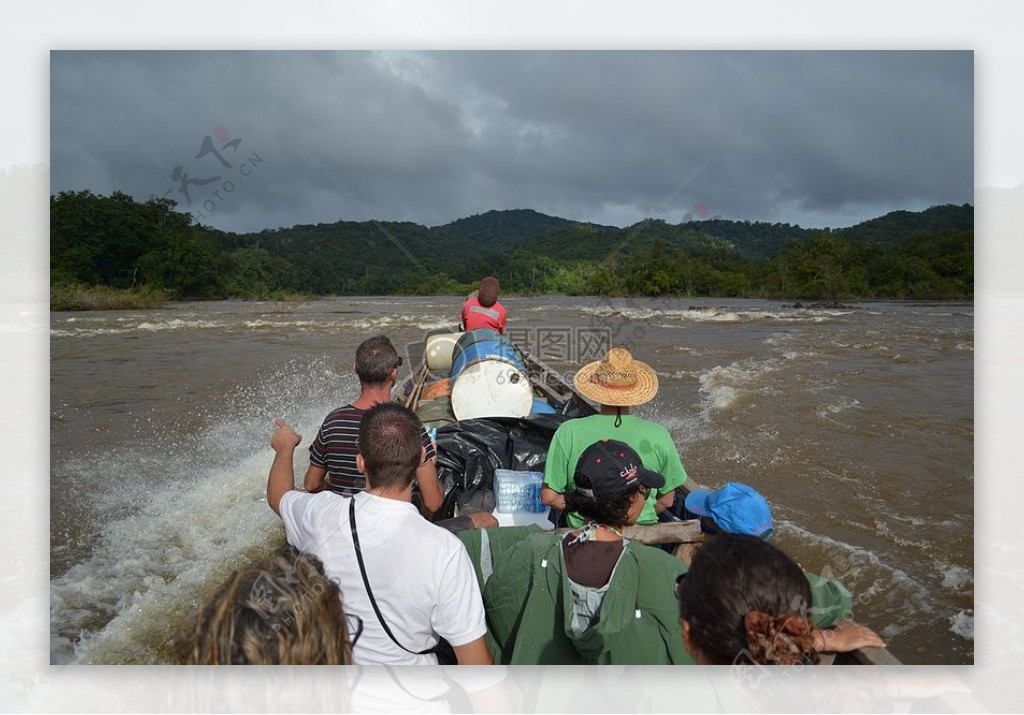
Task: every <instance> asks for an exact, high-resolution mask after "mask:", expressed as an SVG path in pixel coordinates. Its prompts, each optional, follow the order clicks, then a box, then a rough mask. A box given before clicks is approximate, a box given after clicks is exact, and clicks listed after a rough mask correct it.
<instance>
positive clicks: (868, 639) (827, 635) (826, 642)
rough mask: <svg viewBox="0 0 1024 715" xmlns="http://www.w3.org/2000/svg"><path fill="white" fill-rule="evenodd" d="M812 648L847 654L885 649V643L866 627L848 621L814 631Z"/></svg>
mask: <svg viewBox="0 0 1024 715" xmlns="http://www.w3.org/2000/svg"><path fill="white" fill-rule="evenodd" d="M814 647H815V648H816V649H818V650H820V651H823V650H827V651H831V652H835V653H848V652H849V651H851V650H856V649H857V648H885V641H883V640H882V637H881V636H880V635H878V634H877V633H875V632H874V631H873V630H871V629H870V628H868V627H867V626H862V625H860V624H859V623H853V622H852V621H848V622H845V623H840V624H838V625H836V627H835V628H829V629H827V630H819V629H815V630H814Z"/></svg>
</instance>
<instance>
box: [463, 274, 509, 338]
mask: <svg viewBox="0 0 1024 715" xmlns="http://www.w3.org/2000/svg"><path fill="white" fill-rule="evenodd" d="M500 292H501V286H500V285H499V283H498V279H497V278H495V277H494V276H487V277H486V278H484V279H483V280H482V281H480V290H478V291H476V295H470V296H469V298H467V299H466V302H465V303H463V305H462V329H463V330H476V329H477V328H490V329H491V330H494V331H497V332H499V333H504V332H505V308H504V306H502V304H501V303H499V302H498V294H499V293H500Z"/></svg>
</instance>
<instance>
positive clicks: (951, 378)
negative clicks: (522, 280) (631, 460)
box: [50, 297, 974, 664]
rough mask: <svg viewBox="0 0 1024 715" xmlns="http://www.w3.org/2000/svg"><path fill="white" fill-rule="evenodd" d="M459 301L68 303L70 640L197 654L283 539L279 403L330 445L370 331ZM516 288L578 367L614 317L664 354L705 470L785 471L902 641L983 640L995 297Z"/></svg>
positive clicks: (531, 328) (537, 335) (676, 423)
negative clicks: (983, 505) (242, 585)
mask: <svg viewBox="0 0 1024 715" xmlns="http://www.w3.org/2000/svg"><path fill="white" fill-rule="evenodd" d="M460 302H461V301H460V299H458V298H449V297H433V298H422V297H416V298H412V297H410V298H404V297H403V298H395V297H387V298H339V299H325V300H319V301H313V302H307V303H275V302H264V303H260V302H240V301H228V302H207V303H178V304H172V305H170V306H168V307H167V308H165V309H162V310H155V311H137V312H136V311H119V312H96V313H53V314H52V315H51V324H50V386H51V392H50V400H51V402H50V434H51V438H50V445H51V450H50V465H51V485H50V529H51V561H50V576H51V581H50V602H51V625H50V630H51V637H50V657H51V662H53V663H68V662H82V663H160V662H165V663H166V662H174V659H175V655H174V650H173V648H174V644H175V642H176V640H177V639H179V638H180V637H181V636H182V635H183V634H184V633H185V632H186V631H187V629H188V627H189V625H190V623H191V621H192V619H193V618H194V616H195V613H196V610H197V608H198V607H199V605H200V604H201V603H202V602H203V600H204V599H205V598H206V597H207V596H209V595H210V593H211V592H212V590H213V589H214V588H215V587H216V586H217V585H218V584H219V582H220V581H221V580H222V579H223V578H224V577H225V576H226V575H227V574H228V573H229V572H230V571H231V570H233V569H235V568H237V567H238V566H240V565H241V564H243V563H245V562H246V561H247V560H249V559H252V558H257V557H260V556H263V555H265V554H267V553H268V552H269V551H270V550H271V549H272V548H273V547H274V546H276V545H277V544H278V543H280V541H281V539H282V538H283V533H284V532H283V528H282V526H281V523H280V520H279V519H278V518H277V517H276V516H275V515H274V514H273V513H272V512H271V511H270V509H269V508H268V507H267V506H266V503H265V500H264V493H265V488H266V476H267V471H268V469H269V466H270V462H271V458H272V453H271V451H270V449H269V447H268V446H267V442H268V439H269V436H270V432H271V430H272V427H273V425H272V420H273V419H274V418H276V417H283V418H285V419H286V420H288V421H289V422H291V423H292V424H293V425H294V426H296V428H297V429H298V430H299V431H300V432H301V433H302V434H303V435H304V439H303V443H302V445H303V447H306V446H308V444H309V440H310V439H311V437H312V436H313V435H314V434H315V431H316V429H317V427H318V426H319V423H320V421H321V420H322V419H323V417H324V416H325V415H326V414H327V412H328V411H329V410H331V409H332V408H334V407H336V406H338V405H339V404H341V403H343V402H345V401H347V400H348V399H350V398H351V397H352V396H353V395H354V394H355V393H356V390H357V381H356V379H355V376H354V375H353V374H352V372H351V365H352V362H353V360H354V352H355V347H356V345H358V343H359V342H360V341H361V340H363V339H364V338H366V337H368V336H370V335H373V334H377V333H382V332H383V333H386V334H387V335H389V336H390V337H391V338H392V340H393V341H394V342H395V344H396V345H400V346H401V345H406V344H412V343H415V342H417V341H420V340H422V339H423V336H424V333H425V332H426V331H430V330H435V331H436V330H438V329H442V328H445V327H448V326H454V323H455V322H456V320H457V315H458V309H459V305H460ZM503 302H504V303H505V305H506V307H507V308H508V312H509V316H510V321H509V327H510V330H516V331H518V333H516V334H515V335H518V337H519V339H520V340H521V341H526V342H527V343H528V344H529V346H530V347H531V348H532V349H533V350H535V351H538V352H539V353H540V354H541V357H544V358H546V359H547V361H548V362H549V363H551V364H552V366H553V367H556V368H557V369H560V370H565V371H567V372H571V371H573V370H575V369H578V367H579V366H580V365H581V364H582V363H583V362H585V361H587V360H588V359H590V356H591V353H592V351H593V349H594V346H595V345H597V344H601V342H602V341H606V340H611V341H613V342H615V343H616V344H626V345H628V346H629V347H631V348H632V349H633V352H634V354H635V356H636V357H637V358H638V359H641V360H644V361H646V362H648V363H650V364H651V365H652V366H653V367H654V368H655V369H656V370H657V372H658V374H659V380H660V385H661V387H660V391H659V393H658V395H657V397H656V398H655V399H654V400H653V401H652V402H651V403H649V404H648V405H645V406H643V407H641V408H640V409H639V410H637V413H638V414H640V415H642V416H645V417H647V418H649V419H653V420H655V421H658V422H660V423H662V424H664V425H665V426H666V427H667V428H668V429H669V430H670V431H671V433H672V435H673V437H674V439H675V442H676V445H677V447H678V448H679V449H680V452H681V454H682V459H683V464H684V466H685V467H686V469H687V471H688V473H689V474H690V476H691V477H692V478H693V479H694V480H695V481H697V482H699V483H701V484H706V485H712V486H717V485H720V484H723V483H724V482H726V481H740V482H746V483H748V484H750V485H752V486H754V487H755V488H757V489H758V490H759V491H761V492H762V493H763V494H765V495H766V496H767V497H768V499H769V501H770V502H771V503H772V507H773V510H774V515H775V521H776V533H777V536H776V538H775V540H774V541H775V543H776V544H777V545H779V546H781V547H782V548H784V549H785V550H786V551H788V552H789V553H790V554H791V555H793V556H794V557H795V558H796V559H797V560H798V561H800V562H801V564H802V565H803V567H804V568H805V569H807V570H809V571H814V572H817V573H826V574H830V575H832V576H833V577H836V578H838V579H839V580H841V581H842V582H843V583H844V584H845V585H846V586H847V587H848V588H850V590H851V591H852V592H853V593H854V596H855V597H856V599H857V600H856V602H855V616H856V618H857V620H858V621H861V622H863V623H866V624H868V625H870V626H872V627H873V628H875V629H876V630H878V631H879V632H881V633H882V634H883V636H884V637H885V638H886V639H887V640H888V642H889V648H890V650H891V651H892V652H893V654H894V655H896V656H897V657H898V658H900V659H901V660H902V661H904V662H906V663H914V664H925V663H971V662H973V660H974V643H973V631H974V616H973V608H974V591H973V589H974V579H973V576H974V557H973V553H974V538H973V534H974V506H973V505H974V461H973V449H974V447H973V444H974V308H973V305H972V304H948V303H947V304H905V303H901V304H896V303H859V304H855V305H852V306H849V307H844V308H841V309H793V308H791V307H789V306H787V305H784V304H782V303H776V302H769V301H754V300H723V299H708V300H700V299H673V300H658V299H599V298H566V297H555V298H509V299H508V300H507V301H503ZM515 335H514V336H515ZM406 368H408V363H407V365H406ZM305 459H306V452H305V450H303V449H300V450H299V451H298V453H297V457H296V468H297V470H298V471H299V472H300V474H301V472H303V471H304V469H305Z"/></svg>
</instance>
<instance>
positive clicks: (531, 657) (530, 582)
mask: <svg viewBox="0 0 1024 715" xmlns="http://www.w3.org/2000/svg"><path fill="white" fill-rule="evenodd" d="M458 537H459V539H460V540H461V541H462V543H463V544H464V545H465V546H466V550H467V551H468V552H469V556H470V559H471V561H472V562H473V567H474V570H475V571H476V575H477V579H478V580H479V584H480V590H481V593H482V595H483V600H484V608H485V610H486V612H487V645H488V647H489V648H490V650H491V654H492V655H493V656H494V662H495V664H500V665H593V664H597V665H613V664H618V665H669V664H693V663H694V660H693V658H692V657H691V656H690V654H689V653H687V652H686V649H685V648H684V646H683V638H682V631H681V629H680V625H679V604H678V602H677V600H676V596H675V589H674V585H675V580H676V578H677V577H678V576H679V575H680V574H682V573H685V572H686V571H687V569H688V566H687V565H686V564H685V563H683V562H682V561H680V560H679V559H676V558H674V557H672V556H670V555H669V554H667V553H665V552H664V551H662V550H661V549H657V548H653V547H650V546H645V545H643V544H638V543H635V542H631V541H629V540H626V545H625V549H624V552H623V554H622V556H621V557H620V558H619V562H618V563H617V564H616V566H615V570H614V571H613V572H612V577H611V579H610V580H609V583H608V585H607V586H605V587H604V588H602V589H588V588H585V587H581V586H579V585H577V584H574V583H573V582H572V581H571V580H570V579H569V577H568V576H567V575H566V566H565V559H564V555H563V552H562V539H563V538H564V537H565V534H564V533H551V532H546V531H543V530H542V529H541V528H540V527H538V526H522V527H502V528H492V529H480V530H472V531H464V532H462V533H460V534H458ZM805 575H806V576H807V579H808V581H809V582H810V584H811V593H812V609H811V614H810V615H811V616H812V620H813V621H814V625H815V626H816V627H818V628H828V627H829V626H832V625H834V624H835V623H836V621H837V620H839V618H841V617H842V616H843V614H844V613H848V611H849V609H850V606H851V604H852V600H853V599H852V597H851V596H850V593H849V591H847V590H846V589H845V588H844V587H843V586H842V585H841V584H839V583H838V582H836V581H832V580H830V579H826V578H823V577H821V576H816V575H814V574H810V573H806V572H805ZM599 591H603V594H604V595H603V598H602V597H601V596H600V595H598V592H599ZM598 599H600V606H599V608H598V609H597V611H596V613H595V614H594V616H593V617H592V618H588V616H587V613H588V612H589V610H590V609H592V608H593V606H594V605H595V603H597V601H598ZM577 621H579V623H577ZM588 622H589V626H588V625H586V624H587V623H588ZM574 623H577V625H576V627H575V628H574Z"/></svg>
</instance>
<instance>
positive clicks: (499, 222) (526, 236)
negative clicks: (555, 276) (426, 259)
mask: <svg viewBox="0 0 1024 715" xmlns="http://www.w3.org/2000/svg"><path fill="white" fill-rule="evenodd" d="M573 225H588V226H589V225H593V224H578V222H576V221H570V220H569V219H566V218H558V217H557V216H548V215H547V214H542V213H540V212H539V211H534V210H533V209H511V210H507V211H487V212H485V213H482V214H474V215H473V216H468V217H466V218H460V219H458V220H457V221H452V222H451V223H446V224H445V225H444V226H439V227H437V230H438V231H439V232H441V233H443V234H444V235H447V236H452V237H457V238H460V239H463V240H466V241H470V242H474V243H475V244H476V245H477V246H480V247H482V248H485V249H491V250H493V252H495V253H498V252H500V251H504V250H507V249H509V248H512V247H514V246H518V245H520V244H523V243H526V242H528V241H530V240H532V239H534V238H538V237H540V236H543V235H544V234H546V233H548V232H549V231H551V230H553V229H556V228H563V227H566V226H573ZM602 228H603V227H602Z"/></svg>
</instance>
